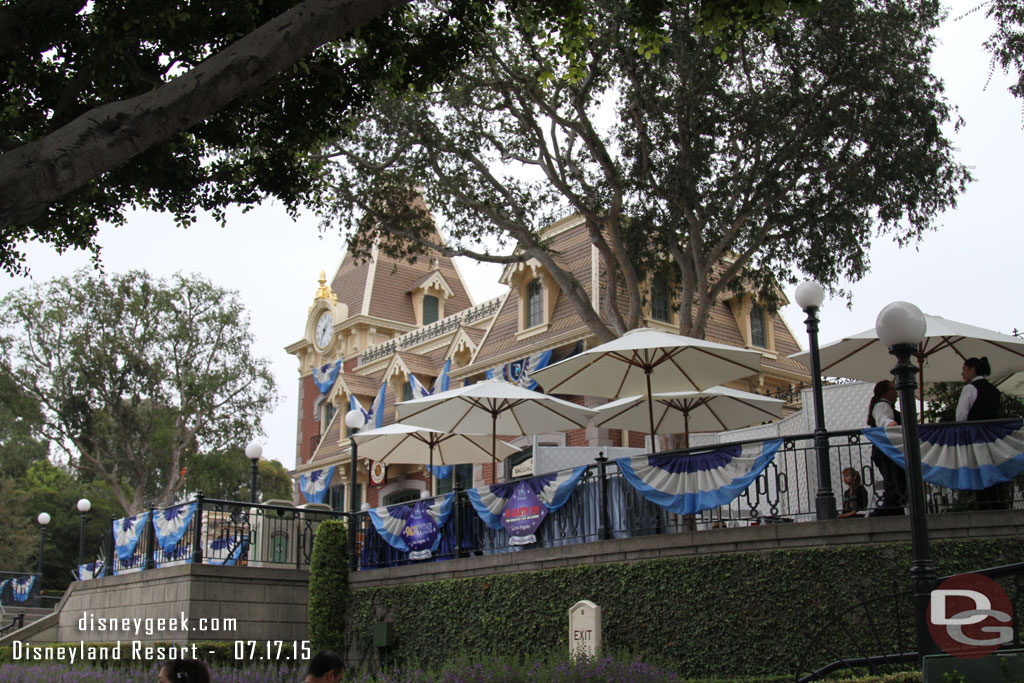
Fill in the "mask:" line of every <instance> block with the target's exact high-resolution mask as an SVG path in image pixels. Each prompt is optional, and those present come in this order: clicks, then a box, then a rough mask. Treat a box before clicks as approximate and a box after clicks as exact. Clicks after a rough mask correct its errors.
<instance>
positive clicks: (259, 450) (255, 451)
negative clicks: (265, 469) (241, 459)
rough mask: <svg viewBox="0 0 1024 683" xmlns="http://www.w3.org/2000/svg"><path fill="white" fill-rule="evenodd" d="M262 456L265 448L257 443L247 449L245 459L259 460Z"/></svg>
mask: <svg viewBox="0 0 1024 683" xmlns="http://www.w3.org/2000/svg"><path fill="white" fill-rule="evenodd" d="M261 455H263V446H261V445H259V444H258V443H256V442H255V441H253V442H252V443H251V444H249V445H248V446H246V447H245V457H247V458H249V459H250V460H259V459H260V456H261Z"/></svg>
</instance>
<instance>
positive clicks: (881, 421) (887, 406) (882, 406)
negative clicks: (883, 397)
mask: <svg viewBox="0 0 1024 683" xmlns="http://www.w3.org/2000/svg"><path fill="white" fill-rule="evenodd" d="M871 417H873V418H875V426H877V427H891V426H892V425H894V424H896V414H895V413H894V412H893V410H892V404H891V403H889V402H888V401H879V402H878V403H876V404H875V407H874V408H872V409H871Z"/></svg>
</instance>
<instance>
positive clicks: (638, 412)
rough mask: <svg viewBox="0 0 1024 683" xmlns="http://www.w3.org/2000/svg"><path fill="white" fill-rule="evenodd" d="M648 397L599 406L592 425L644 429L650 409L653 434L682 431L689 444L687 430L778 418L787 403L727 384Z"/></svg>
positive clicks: (721, 428) (732, 426)
mask: <svg viewBox="0 0 1024 683" xmlns="http://www.w3.org/2000/svg"><path fill="white" fill-rule="evenodd" d="M651 399H652V400H651V401H648V400H647V396H628V397H626V398H622V399H619V400H618V401H612V402H611V403H608V404H605V405H603V406H600V407H599V408H598V409H597V413H598V415H597V417H596V418H594V424H595V425H596V426H598V427H609V428H613V429H632V430H636V431H645V430H646V429H647V428H648V426H649V422H648V420H649V419H650V418H649V416H650V414H651V411H652V410H653V414H654V429H655V433H657V434H684V435H685V438H686V445H687V446H689V437H690V432H721V431H726V430H729V429H739V428H740V427H749V426H750V425H752V424H757V423H759V422H763V421H765V420H775V419H779V418H781V417H782V406H784V405H785V404H786V402H785V401H782V400H780V399H777V398H768V397H767V396H759V395H758V394H751V393H749V392H746V391H739V390H738V389H730V388H729V387H712V388H710V389H705V390H704V391H677V392H672V393H662V394H654V395H653V396H652V397H651ZM651 404H653V405H651Z"/></svg>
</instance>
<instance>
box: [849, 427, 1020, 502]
mask: <svg viewBox="0 0 1024 683" xmlns="http://www.w3.org/2000/svg"><path fill="white" fill-rule="evenodd" d="M1022 425H1024V422H1022V420H1020V419H1016V420H1007V421H1005V422H975V423H972V422H966V423H949V424H931V425H920V426H919V427H918V438H919V439H920V441H921V474H922V476H923V478H924V480H925V481H926V482H928V483H929V484H935V485H936V486H942V487H945V488H948V489H958V490H968V491H980V490H981V489H985V488H988V487H989V486H993V485H995V484H1001V483H1003V482H1007V481H1010V480H1011V479H1013V478H1014V477H1016V476H1017V475H1018V474H1020V473H1021V472H1024V429H1022ZM863 431H864V436H866V437H867V438H868V439H869V440H870V441H871V443H873V444H874V445H876V446H878V448H879V449H880V450H881V451H882V452H883V453H885V454H886V455H887V456H888V457H889V458H890V459H891V460H892V461H893V462H895V463H896V464H897V465H899V466H900V467H902V468H903V469H906V468H907V463H906V458H905V456H904V453H903V430H902V428H901V427H899V426H894V427H873V428H870V429H865V430H863Z"/></svg>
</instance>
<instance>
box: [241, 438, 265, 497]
mask: <svg viewBox="0 0 1024 683" xmlns="http://www.w3.org/2000/svg"><path fill="white" fill-rule="evenodd" d="M261 455H263V446H261V445H259V444H258V443H256V442H255V441H253V442H252V443H251V444H249V445H248V446H246V447H245V457H247V458H249V464H250V465H251V466H252V489H251V490H252V495H251V496H250V497H249V498H250V502H252V503H255V502H256V477H257V476H258V474H259V466H260V456H261Z"/></svg>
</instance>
